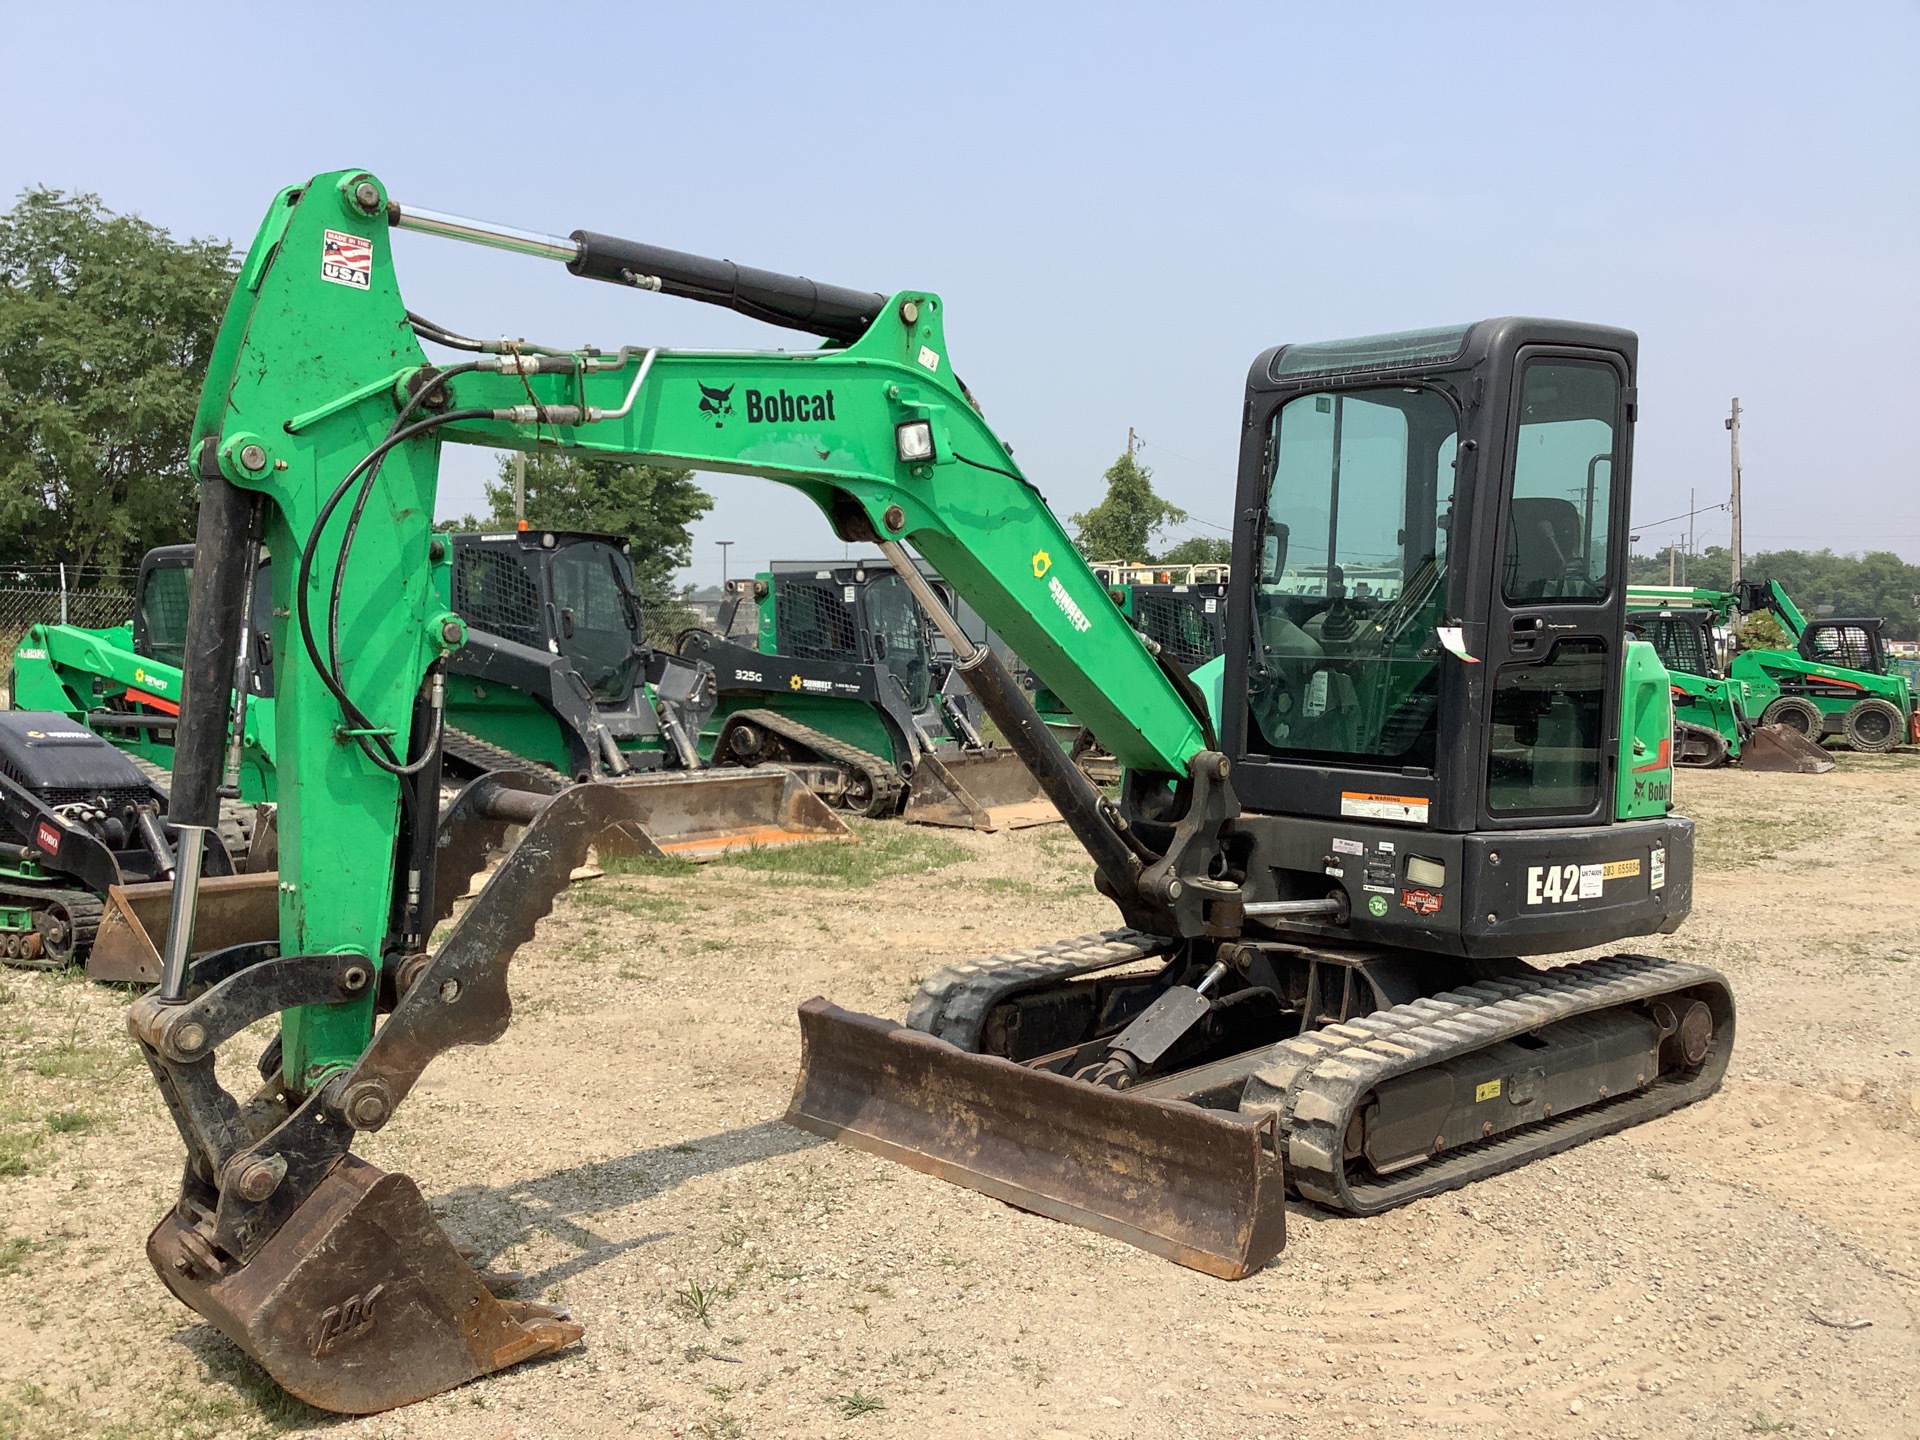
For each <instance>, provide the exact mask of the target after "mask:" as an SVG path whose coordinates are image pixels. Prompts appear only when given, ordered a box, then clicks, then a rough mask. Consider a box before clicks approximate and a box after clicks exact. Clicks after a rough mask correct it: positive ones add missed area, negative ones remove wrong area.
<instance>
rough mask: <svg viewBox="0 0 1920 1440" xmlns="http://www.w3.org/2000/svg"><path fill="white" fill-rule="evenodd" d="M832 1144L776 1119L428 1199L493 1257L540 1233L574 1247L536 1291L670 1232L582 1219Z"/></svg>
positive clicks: (529, 1284) (531, 1282)
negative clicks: (606, 1229)
mask: <svg viewBox="0 0 1920 1440" xmlns="http://www.w3.org/2000/svg"><path fill="white" fill-rule="evenodd" d="M827 1143H828V1142H827V1141H825V1140H822V1139H821V1138H820V1137H818V1136H817V1135H809V1134H807V1133H806V1132H805V1131H803V1130H796V1129H794V1128H793V1127H792V1126H791V1125H787V1124H785V1123H783V1122H781V1121H779V1120H765V1121H762V1122H761V1123H759V1124H758V1125H748V1126H743V1127H741V1128H739V1129H736V1130H723V1131H720V1132H719V1133H717V1134H714V1135H706V1136H702V1137H699V1138H697V1139H693V1140H683V1141H676V1142H675V1143H674V1144H672V1145H661V1146H655V1147H653V1148H651V1149H647V1150H638V1151H635V1152H634V1153H633V1154H631V1155H621V1156H617V1157H615V1158H613V1159H610V1160H595V1161H589V1162H587V1163H586V1164H583V1165H575V1166H571V1167H569V1168H568V1169H565V1170H555V1171H552V1172H551V1173H549V1174H546V1175H542V1176H539V1177H537V1178H533V1179H526V1180H515V1181H510V1182H508V1183H506V1184H502V1185H462V1186H459V1187H458V1188H456V1189H452V1190H448V1191H444V1192H442V1193H441V1194H438V1195H434V1196H431V1197H429V1199H430V1200H431V1203H432V1205H433V1208H434V1210H435V1211H436V1212H437V1213H439V1214H441V1215H442V1217H443V1219H444V1220H445V1222H446V1224H447V1228H448V1230H449V1233H452V1232H456V1231H457V1232H458V1234H457V1235H456V1238H457V1239H459V1240H461V1241H464V1242H466V1243H468V1244H472V1245H474V1246H477V1247H478V1248H479V1251H480V1257H481V1259H482V1260H483V1261H485V1260H491V1259H492V1258H493V1257H494V1256H497V1255H499V1254H500V1253H501V1252H502V1251H505V1250H508V1249H511V1248H512V1247H513V1246H515V1245H518V1244H521V1243H523V1242H525V1241H527V1240H529V1239H531V1238H533V1237H534V1236H536V1235H548V1236H551V1237H553V1238H554V1239H555V1240H558V1241H560V1242H561V1243H562V1244H565V1245H568V1246H570V1247H572V1250H573V1254H572V1256H571V1257H570V1258H568V1259H565V1260H561V1261H558V1262H556V1263H555V1264H553V1265H550V1266H547V1267H545V1268H544V1269H541V1270H538V1271H530V1272H528V1274H527V1276H526V1280H525V1282H524V1287H523V1292H522V1293H524V1294H527V1295H534V1294H538V1293H539V1292H540V1291H541V1290H542V1289H544V1288H545V1287H548V1286H553V1285H558V1284H560V1283H561V1282H563V1281H565V1280H569V1279H571V1278H573V1277H574V1276H576V1275H579V1274H582V1273H584V1272H585V1271H588V1270H591V1269H593V1268H594V1267H596V1266H598V1265H603V1264H605V1263H606V1262H607V1261H609V1260H613V1259H616V1258H618V1257H619V1256H621V1255H623V1254H625V1253H626V1252H627V1251H629V1250H634V1249H637V1248H639V1247H640V1246H642V1245H648V1244H651V1243H652V1242H653V1241H655V1240H659V1239H662V1238H663V1237H664V1236H665V1235H666V1234H667V1233H668V1232H666V1231H657V1232H654V1233H652V1234H647V1235H639V1236H635V1237H633V1238H632V1239H628V1240H609V1239H607V1238H606V1237H605V1236H603V1235H601V1234H600V1233H598V1231H596V1230H595V1229H594V1228H593V1226H592V1225H591V1224H589V1223H586V1220H585V1218H583V1217H591V1216H593V1215H596V1214H600V1213H603V1212H605V1211H609V1210H617V1209H620V1208H622V1207H624V1206H628V1205H635V1204H639V1203H640V1202H642V1201H646V1200H651V1199H653V1198H654V1197H655V1196H657V1195H660V1194H663V1193H664V1192H666V1191H668V1190H671V1189H673V1188H674V1187H675V1186H678V1185H684V1184H685V1183H687V1182H688V1181H690V1180H697V1179H700V1178H701V1177H703V1176H706V1175H717V1174H720V1173H722V1172H723V1171H727V1170H733V1169H737V1168H738V1167H740V1166H742V1165H751V1164H755V1163H756V1162H758V1161H762V1160H774V1159H778V1158H779V1157H781V1156H783V1155H792V1154H797V1153H798V1152H800V1151H802V1150H811V1149H814V1148H815V1147H817V1146H821V1145H825V1144H827Z"/></svg>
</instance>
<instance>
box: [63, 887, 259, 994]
mask: <svg viewBox="0 0 1920 1440" xmlns="http://www.w3.org/2000/svg"><path fill="white" fill-rule="evenodd" d="M279 882H280V877H279V875H278V874H277V873H275V872H274V871H271V870H269V871H267V872H265V873H264V874H260V875H211V876H208V877H207V878H206V879H204V880H202V881H201V882H200V904H199V909H198V911H197V912H196V915H195V919H194V926H193V946H194V955H195V957H196V958H197V957H198V956H201V955H204V954H206V953H207V952H209V951H212V950H223V949H225V948H226V947H227V946H229V945H244V944H247V943H248V942H250V941H256V940H275V939H278V938H279V935H280V884H279ZM172 905H173V882H172V881H170V880H155V881H151V882H146V883H142V884H138V885H110V886H108V887H107V904H106V909H105V910H104V911H102V913H101V916H100V931H99V933H98V934H97V935H95V936H94V938H93V949H92V950H91V951H90V952H89V953H88V955H87V978H88V979H90V980H106V981H113V982H117V983H120V984H144V985H151V984H153V983H154V982H155V981H157V980H159V978H160V951H161V949H162V948H163V947H164V946H165V945H166V943H167V924H168V922H169V920H171V918H172Z"/></svg>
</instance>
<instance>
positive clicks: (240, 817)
mask: <svg viewBox="0 0 1920 1440" xmlns="http://www.w3.org/2000/svg"><path fill="white" fill-rule="evenodd" d="M121 753H122V754H124V755H126V757H127V759H129V760H131V761H132V762H133V763H134V766H135V767H136V768H137V769H138V770H139V771H140V773H141V774H143V775H145V776H146V777H147V778H148V779H149V780H151V781H152V782H153V783H154V784H155V785H157V786H159V787H160V793H161V794H162V795H166V796H168V797H169V798H171V797H172V795H173V772H172V771H170V770H168V769H167V768H166V767H165V766H163V765H156V764H154V762H153V761H151V760H149V759H147V758H146V757H145V756H143V755H135V754H133V753H132V752H130V751H122V752H121ZM257 822H258V814H257V811H256V810H255V807H253V806H252V805H243V804H241V803H240V802H239V801H238V800H222V801H221V802H220V825H219V830H220V843H221V844H222V845H225V846H226V847H227V858H228V859H230V860H231V861H233V864H234V869H235V870H245V869H246V866H247V854H248V852H249V851H251V850H252V849H253V831H254V827H255V825H256V824H257Z"/></svg>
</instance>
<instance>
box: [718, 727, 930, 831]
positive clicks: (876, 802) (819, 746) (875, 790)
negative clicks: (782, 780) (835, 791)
mask: <svg viewBox="0 0 1920 1440" xmlns="http://www.w3.org/2000/svg"><path fill="white" fill-rule="evenodd" d="M734 720H745V721H748V722H750V723H752V724H755V725H760V726H763V727H765V728H766V729H767V730H769V731H771V732H772V733H773V734H775V735H778V736H779V737H780V738H781V739H783V740H791V741H792V742H793V743H794V744H796V745H804V746H806V747H807V748H808V749H809V750H812V751H813V752H814V753H815V754H817V755H819V756H820V758H821V759H823V760H826V761H828V762H829V763H831V764H834V765H838V766H839V767H840V768H841V769H843V770H853V771H856V772H858V773H859V774H861V775H864V776H866V778H867V785H868V787H869V789H870V790H871V792H872V798H871V799H869V800H868V801H867V803H866V806H865V807H864V808H863V809H862V810H861V812H860V813H861V814H863V815H865V816H866V817H867V818H868V819H871V820H882V819H885V818H886V817H887V816H889V815H897V814H899V813H900V802H901V798H902V797H903V796H904V795H905V794H906V789H907V782H906V781H905V780H903V779H901V778H900V772H899V771H898V770H896V769H894V768H893V764H892V762H891V761H888V760H883V759H881V758H880V757H879V756H878V755H875V754H873V753H872V752H870V751H867V750H862V749H860V748H859V747H857V746H854V745H849V744H847V743H846V742H845V741H842V740H836V739H834V738H833V736H831V735H828V734H826V733H825V732H824V731H820V730H816V729H814V728H813V727H812V726H811V725H802V724H801V723H800V722H799V721H798V720H792V719H789V718H788V717H787V716H785V715H782V714H781V713H780V712H779V711H777V710H736V711H734V712H733V714H731V715H729V716H727V722H728V723H729V724H731V723H732V722H733V721H734ZM723 728H724V727H723ZM714 748H715V749H716V751H717V750H718V748H719V747H718V746H715V747H714Z"/></svg>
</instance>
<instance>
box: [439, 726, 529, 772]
mask: <svg viewBox="0 0 1920 1440" xmlns="http://www.w3.org/2000/svg"><path fill="white" fill-rule="evenodd" d="M440 753H441V754H442V755H447V756H451V757H452V758H453V759H455V760H458V761H459V762H460V763H461V764H463V765H470V766H472V767H473V768H474V769H475V770H478V771H479V772H480V773H481V774H483V775H484V774H488V773H490V772H493V771H497V770H523V771H526V772H527V773H528V774H533V775H540V774H545V775H551V774H553V773H555V772H554V771H553V770H552V768H551V767H549V766H546V765H541V764H537V763H536V762H534V761H532V760H528V759H526V758H525V757H524V756H520V755H516V754H514V753H513V752H512V751H511V750H502V749H501V748H500V747H499V746H498V745H494V744H490V743H489V742H487V741H485V740H482V739H481V738H480V737H479V736H478V735H469V734H468V733H467V732H466V731H465V730H456V729H454V728H453V727H452V726H451V725H449V726H447V727H446V728H445V729H444V730H443V731H441V733H440Z"/></svg>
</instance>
